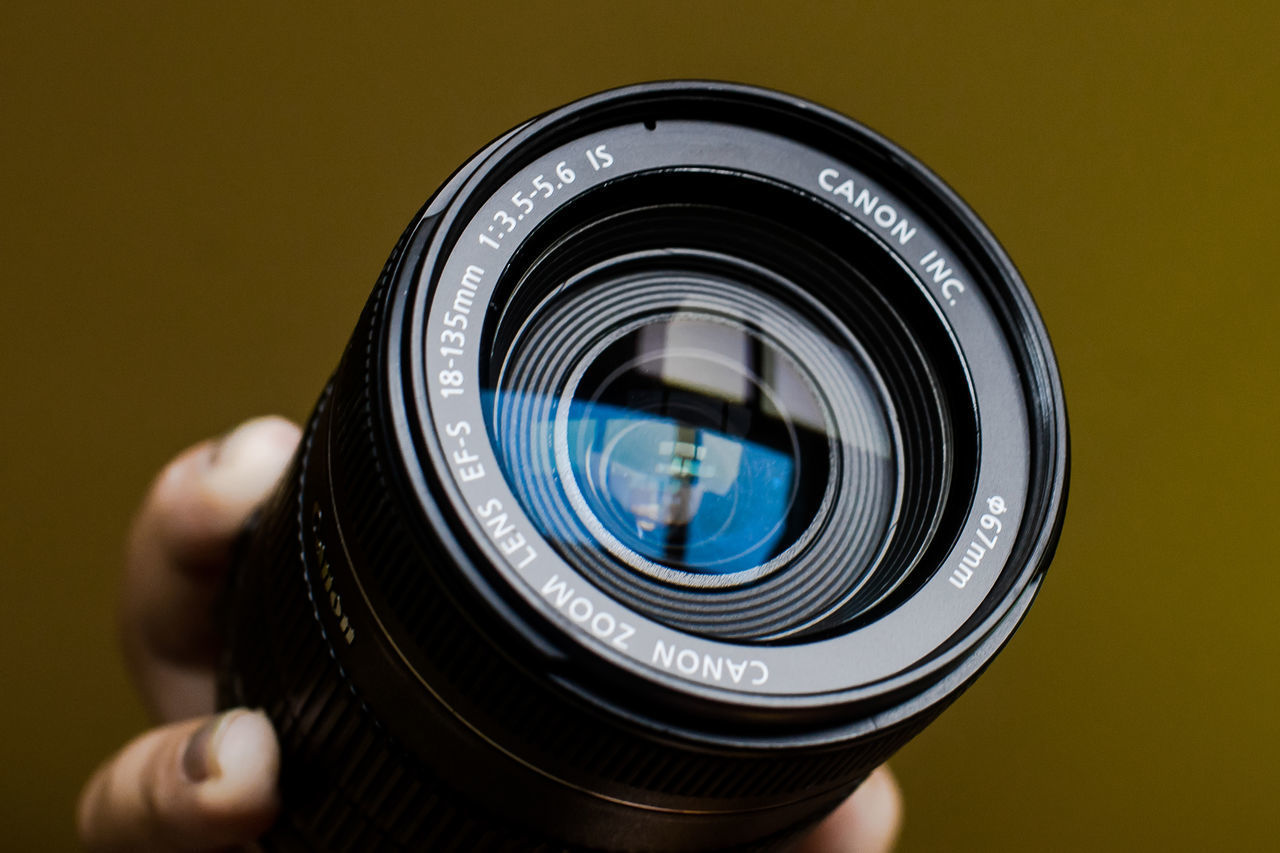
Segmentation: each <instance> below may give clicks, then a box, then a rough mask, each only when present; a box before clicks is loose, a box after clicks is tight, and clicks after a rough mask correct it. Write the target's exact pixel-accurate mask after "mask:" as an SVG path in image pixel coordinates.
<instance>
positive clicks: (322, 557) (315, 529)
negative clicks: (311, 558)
mask: <svg viewBox="0 0 1280 853" xmlns="http://www.w3.org/2000/svg"><path fill="white" fill-rule="evenodd" d="M323 522H324V512H323V511H322V510H321V509H320V504H315V505H314V506H313V507H312V508H311V535H312V536H313V537H315V540H316V564H317V565H318V566H320V582H321V583H323V584H324V591H325V592H327V593H328V594H329V610H330V611H332V612H333V618H335V619H337V620H338V633H339V634H340V635H342V638H343V639H344V640H346V641H347V645H348V646H349V645H351V644H352V643H354V642H355V641H356V629H355V628H354V627H353V626H352V624H351V617H350V616H348V615H347V614H346V613H344V612H343V610H342V596H341V595H339V594H338V591H337V590H336V589H334V588H333V568H332V566H330V565H329V557H328V550H329V549H328V548H327V547H326V546H325V544H324V539H322V538H321V535H320V525H321V524H322V523H323Z"/></svg>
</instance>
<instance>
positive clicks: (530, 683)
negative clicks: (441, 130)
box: [222, 82, 1067, 850]
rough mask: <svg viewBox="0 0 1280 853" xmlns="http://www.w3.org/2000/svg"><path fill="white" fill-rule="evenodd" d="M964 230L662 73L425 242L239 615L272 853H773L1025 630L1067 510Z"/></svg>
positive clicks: (360, 356) (316, 448) (257, 550)
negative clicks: (465, 852)
mask: <svg viewBox="0 0 1280 853" xmlns="http://www.w3.org/2000/svg"><path fill="white" fill-rule="evenodd" d="M1066 476H1067V433H1066V416H1065V410H1064V407H1063V401H1062V391H1061V384H1060V381H1059V379H1058V375H1057V370H1056V366H1055V364H1054V360H1053V355H1052V351H1051V349H1050V347H1049V343H1048V339H1047V336H1046V334H1045V332H1044V329H1043V327H1042V325H1041V322H1040V320H1039V318H1038V316H1037V315H1036V312H1035V309H1034V306H1033V305H1032V303H1031V300H1030V297H1029V295H1028V294H1027V291H1026V289H1025V287H1024V285H1023V284H1022V282H1021V280H1020V278H1019V277H1018V275H1017V272H1016V271H1015V270H1014V268H1013V266H1012V264H1011V263H1010V262H1009V261H1008V259H1007V258H1006V257H1005V255H1004V253H1003V252H1002V251H1001V249H1000V248H999V246H998V245H997V244H996V243H995V241H994V240H993V238H992V237H991V236H990V234H989V233H988V232H987V231H986V229H985V228H984V227H983V226H982V225H981V223H980V222H979V221H978V220H977V218H976V217H975V216H974V214H973V213H972V212H971V211H969V210H968V208H966V207H965V206H964V205H963V203H962V202H960V200H959V199H958V198H957V197H956V196H955V195H954V194H953V193H952V192H951V191H950V190H949V189H947V188H946V187H945V186H944V185H943V184H942V183H941V182H940V181H939V180H938V179H937V178H935V177H934V176H933V175H932V174H931V173H929V172H928V171H927V170H926V169H925V168H924V167H923V166H921V165H920V164H919V163H918V162H916V161H915V160H913V159H912V158H911V157H910V156H909V155H907V154H905V153H904V152H902V151H901V150H900V149H898V148H896V147H894V146H893V145H892V144H891V143H889V142H887V141H885V140H884V139H882V138H880V137H878V136H876V135H875V134H873V133H872V132H870V131H868V130H866V129H865V128H863V127H861V126H860V125H857V124H856V123H854V122H852V121H850V120H849V119H847V118H844V117H842V116H839V115H837V114H835V113H832V112H830V111H828V110H825V109H823V108H820V107H817V106H815V105H813V104H810V103H807V102H805V101H802V100H799V99H797V98H794V97H791V96H787V95H781V94H778V93H774V92H768V91H765V90H760V89H755V88H751V87H746V86H738V85H731V84H720V83H703V82H672V83H657V84H646V85H641V86H635V87H630V88H626V89H621V90H615V91H611V92H606V93H603V94H600V95H596V96H592V97H590V98H587V99H584V100H582V101H579V102H577V103H574V104H570V105H568V106H566V107H563V108H560V109H558V110H554V111H552V112H550V113H547V114H545V115H543V116H540V117H538V118H536V119H533V120H531V121H529V122H527V123H526V124H524V125H521V126H520V127H518V128H516V129H515V130H513V131H511V132H509V133H508V134H506V135H505V136H503V137H501V138H499V139H498V140H495V141H494V142H493V143H491V144H490V145H489V146H488V147H487V148H485V149H483V150H482V151H481V152H480V153H478V154H477V155H476V156H475V157H474V158H473V159H472V160H471V161H469V162H468V163H467V164H466V165H464V166H463V167H462V168H461V169H460V170H459V171H458V172H457V173H455V175H454V176H453V177H452V178H451V179H450V180H449V181H448V182H447V183H446V184H445V186H444V187H442V188H441V189H440V190H439V191H437V193H436V195H435V196H434V197H433V199H432V200H431V201H430V202H429V203H428V204H427V206H426V207H425V208H424V209H423V210H422V211H421V212H420V213H419V215H418V216H417V217H415V219H414V220H413V222H412V223H411V224H410V226H409V228H408V230H407V231H406V232H405V234H404V235H403V236H402V237H401V240H400V242H399V243H398V244H397V246H396V248H395V250H394V251H393V252H392V255H391V258H390V260H389V261H388V263H387V266H386V268H385V269H384V271H383V274H382V276H381V278H380V279H379V281H378V284H377V286H376V287H375V290H374V292H373V295H372V296H371V297H370V300H369V302H368V304H367V305H366V308H365V311H364V313H363V314H362V316H361V319H360V321H359V324H358V326H357V329H356V332H355V334H354V335H353V337H352V339H351V342H350V344H349V345H348V347H347V350H346V352H345V354H344V355H343V358H342V360H341V362H340V364H339V366H338V369H337V371H336V373H335V375H334V378H333V380H332V381H331V383H330V385H329V387H328V388H327V389H326V390H325V392H324V394H323V395H322V397H321V400H320V403H319V404H318V406H317V409H316V412H315V414H314V415H313V416H312V419H311V421H310V422H309V424H308V428H307V431H306V435H305V438H304V442H303V445H302V447H301V449H300V450H299V454H298V457H297V459H296V460H295V462H294V465H293V467H292V468H291V470H290V472H289V473H288V474H287V475H286V477H285V479H284V481H283V482H282V484H281V487H280V489H279V491H278V493H277V494H276V495H275V496H274V498H273V499H272V501H271V502H270V504H269V505H268V506H267V507H265V508H264V509H263V511H262V512H261V513H260V515H259V517H258V518H257V520H256V522H255V524H254V526H253V529H252V531H251V532H250V533H249V534H248V535H247V536H246V539H245V547H244V550H243V554H242V557H241V559H240V561H239V565H238V568H237V571H236V574H235V578H234V583H233V586H232V589H231V592H230V595H229V607H228V618H227V633H228V649H229V652H228V657H227V660H226V663H225V666H224V668H223V679H222V701H223V702H224V703H225V704H228V705H229V704H243V703H249V704H254V705H259V706H263V707H265V708H266V709H267V711H268V713H269V714H270V716H271V717H272V719H273V721H274V722H275V724H276V726H277V728H278V730H279V732H280V735H281V741H282V747H283V750H284V765H283V778H282V793H283V797H284V802H285V809H284V812H283V815H282V818H281V820H280V822H279V823H278V825H277V826H276V827H275V828H274V829H273V830H272V832H271V833H270V834H269V835H268V836H267V838H266V839H265V840H264V846H265V847H266V848H267V849H273V850H356V849H359V850H365V849H390V850H394V849H406V850H416V849H435V848H440V849H512V850H527V849H565V848H566V847H569V848H582V849H602V850H694V849H711V848H715V849H722V848H740V849H773V848H777V847H781V846H783V845H785V844H786V843H788V842H789V840H791V839H793V838H794V837H795V835H796V833H798V832H799V831H801V830H803V828H804V827H806V826H808V825H809V824H811V823H812V822H814V821H815V820H817V819H818V818H820V817H821V816H822V815H823V814H825V813H826V812H827V811H828V810H829V809H831V808H832V807H833V806H834V805H835V804H837V803H838V802H839V801H840V800H841V799H842V798H843V797H845V796H847V795H848V793H849V792H850V791H851V790H852V789H853V788H854V787H856V785H857V784H858V783H859V782H860V781H861V780H862V779H863V778H864V777H865V776H866V774H867V773H869V772H870V770H871V769H872V768H874V766H875V765H876V764H878V763H880V762H881V761H883V760H884V759H885V758H886V757H888V755H890V754H891V753H892V752H893V751H894V750H896V749H897V748H898V747H899V746H901V745H902V744H903V743H905V742H906V740H907V739H909V738H910V737H911V736H912V735H913V734H914V733H916V732H918V731H919V730H920V729H921V728H923V727H924V726H925V725H926V724H927V723H928V722H929V721H930V720H932V719H933V718H934V717H935V716H936V715H937V714H938V713H939V712H940V711H941V710H942V709H943V708H944V707H945V706H946V705H947V704H949V702H950V701H951V700H952V699H954V698H955V696H956V695H957V694H958V693H959V692H960V691H961V690H962V689H963V688H964V687H965V686H967V685H968V684H969V683H970V682H971V681H972V680H973V679H974V678H976V676H977V674H978V673H979V672H980V671H981V670H982V669H983V668H984V667H985V665H986V664H987V663H988V662H989V660H990V658H991V657H992V655H994V654H995V652H996V651H997V650H998V649H999V648H1000V647H1001V646H1002V645H1003V643H1004V642H1005V641H1006V640H1007V639H1008V637H1009V635H1010V634H1011V633H1012V631H1013V630H1014V628H1015V627H1016V625H1017V624H1018V622H1019V621H1020V620H1021V618H1022V616H1023V615H1024V613H1025V611H1026V609H1027V607H1028V606H1029V604H1030V601H1031V599H1032V597H1033V596H1034V594H1035V592H1036V590H1037V589H1038V587H1039V584H1040V581H1041V578H1042V577H1043V574H1044V571H1045V569H1046V568H1047V566H1048V562H1049V559H1050V556H1051V554H1052V551H1053V548H1054V545H1055V543H1056V540H1057V536H1058V531H1059V529H1060V526H1061V521H1062V514H1063V510H1064V506H1065V493H1066Z"/></svg>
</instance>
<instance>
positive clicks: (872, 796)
mask: <svg viewBox="0 0 1280 853" xmlns="http://www.w3.org/2000/svg"><path fill="white" fill-rule="evenodd" d="M901 827H902V793H901V791H900V790H899V789H898V783H897V781H896V780H894V778H893V773H891V772H890V771H889V767H888V765H884V766H881V767H878V768H876V770H875V772H873V773H872V774H871V775H870V776H868V777H867V781H865V782H863V783H862V784H861V785H860V786H859V787H858V790H856V791H854V792H853V796H851V797H850V798H849V799H847V800H845V801H844V803H842V804H841V805H840V807H839V808H837V809H836V810H835V811H833V812H832V813H831V814H829V815H827V817H826V819H824V820H823V821H822V823H820V824H818V827H817V829H815V830H814V831H813V832H812V833H811V834H810V835H809V836H808V837H806V838H805V839H804V841H803V842H801V844H800V846H799V847H797V848H796V850H795V853H837V851H839V853H887V851H889V850H892V849H893V845H894V842H895V841H897V838H898V831H899V830H900V829H901Z"/></svg>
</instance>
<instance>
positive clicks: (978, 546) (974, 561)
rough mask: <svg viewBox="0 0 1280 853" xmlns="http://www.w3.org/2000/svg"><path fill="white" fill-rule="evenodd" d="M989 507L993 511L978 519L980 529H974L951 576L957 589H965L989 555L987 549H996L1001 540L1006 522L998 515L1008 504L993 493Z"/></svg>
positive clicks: (988, 503) (988, 501) (988, 500)
mask: <svg viewBox="0 0 1280 853" xmlns="http://www.w3.org/2000/svg"><path fill="white" fill-rule="evenodd" d="M987 509H989V510H991V512H987V513H983V515H982V517H981V518H979V519H978V529H977V530H976V531H974V539H973V541H972V542H970V543H969V547H967V548H965V549H964V556H963V557H961V558H960V565H958V566H956V568H955V570H954V571H953V572H952V573H951V577H950V578H949V580H950V581H951V585H952V586H954V587H955V588H956V589H964V585H965V584H967V583H968V582H969V578H971V577H973V573H974V571H976V570H977V568H978V566H980V565H982V558H983V557H985V556H986V555H987V551H993V550H995V547H996V543H997V542H999V541H1000V531H1001V530H1003V529H1004V524H1003V523H1002V522H1001V521H1000V519H998V518H996V516H998V515H1003V514H1004V512H1005V510H1006V509H1008V506H1007V505H1006V504H1005V502H1004V498H1002V497H1000V496H999V495H992V496H991V497H990V498H988V499H987Z"/></svg>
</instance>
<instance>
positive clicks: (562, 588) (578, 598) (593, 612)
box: [542, 575, 636, 652]
mask: <svg viewBox="0 0 1280 853" xmlns="http://www.w3.org/2000/svg"><path fill="white" fill-rule="evenodd" d="M542 597H543V598H545V599H546V600H547V601H550V602H551V603H552V604H554V605H555V607H556V609H557V610H559V611H560V612H561V613H564V614H566V615H567V616H568V617H569V618H570V619H571V620H573V622H574V623H575V624H577V625H578V627H580V628H582V629H583V630H584V631H587V632H589V633H590V634H591V635H592V636H594V637H599V638H600V639H601V640H604V641H606V642H607V643H608V644H609V645H611V646H613V647H614V648H616V649H619V650H621V651H624V652H625V651H626V650H627V649H628V648H630V645H629V644H628V643H627V640H628V639H629V638H630V637H631V635H632V634H634V633H635V632H636V629H635V628H633V627H631V626H630V625H628V624H627V623H626V622H623V621H621V620H619V619H618V618H617V617H615V616H614V615H613V614H612V613H610V612H609V611H607V610H600V609H599V608H598V607H597V606H596V604H595V603H594V602H593V601H592V600H591V599H590V598H587V596H585V595H582V594H580V593H579V592H578V590H576V589H574V588H573V587H571V586H569V585H568V584H567V583H565V582H564V581H563V580H561V579H560V576H559V575H552V576H551V577H549V578H547V582H546V583H544V584H543V585H542Z"/></svg>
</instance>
